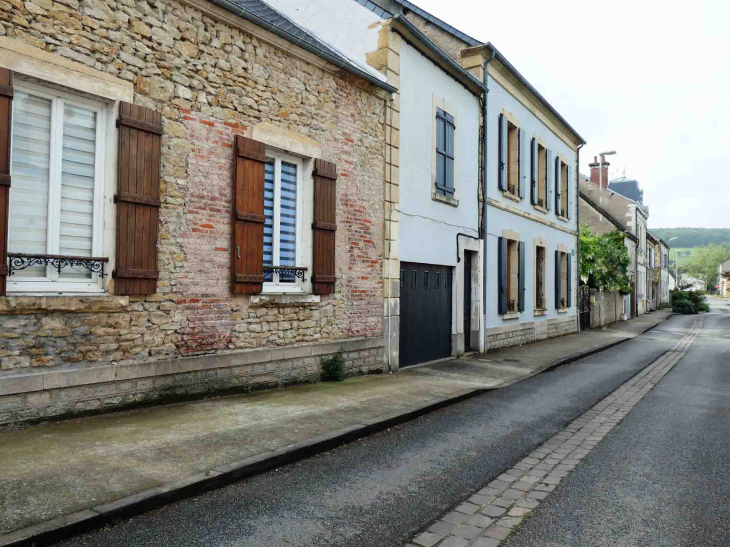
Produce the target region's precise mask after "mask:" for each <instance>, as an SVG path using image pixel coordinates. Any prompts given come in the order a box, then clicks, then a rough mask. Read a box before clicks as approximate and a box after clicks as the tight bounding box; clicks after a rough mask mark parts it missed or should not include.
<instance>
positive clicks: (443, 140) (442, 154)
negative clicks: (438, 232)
mask: <svg viewBox="0 0 730 547" xmlns="http://www.w3.org/2000/svg"><path fill="white" fill-rule="evenodd" d="M455 130H456V125H455V122H454V117H453V116H452V115H451V114H449V113H448V112H444V111H443V110H441V109H440V108H437V109H436V193H437V194H440V195H442V196H448V197H453V196H454V132H455Z"/></svg>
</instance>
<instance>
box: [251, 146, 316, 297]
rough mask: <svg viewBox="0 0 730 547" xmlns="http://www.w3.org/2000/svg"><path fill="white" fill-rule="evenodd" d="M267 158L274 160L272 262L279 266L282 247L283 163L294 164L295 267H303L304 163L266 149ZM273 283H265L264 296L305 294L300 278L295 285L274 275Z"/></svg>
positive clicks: (295, 158)
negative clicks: (295, 210)
mask: <svg viewBox="0 0 730 547" xmlns="http://www.w3.org/2000/svg"><path fill="white" fill-rule="evenodd" d="M266 158H267V159H273V160H274V233H273V241H272V247H273V249H272V254H271V256H272V261H273V263H274V264H273V265H274V266H279V264H278V261H279V251H280V248H281V247H280V246H281V241H280V237H279V236H280V233H281V226H280V222H279V219H280V218H281V183H280V181H281V162H282V161H285V162H287V163H293V164H295V165H296V166H297V202H296V207H297V252H296V254H295V259H296V262H295V266H296V267H301V265H302V262H303V254H302V253H303V250H304V249H303V247H304V237H303V234H302V228H303V216H304V215H303V211H304V206H303V204H304V193H305V190H306V189H305V188H304V176H303V172H304V162H303V161H302V159H301V158H298V157H296V156H291V155H289V154H286V153H284V152H280V151H278V150H272V149H268V148H267V149H266ZM311 273H312V272H311V271H307V272H305V273H304V276H305V277H307V278H308V277H309V275H311ZM272 278H273V281H265V282H264V284H263V289H262V292H263V293H264V294H282V293H303V292H304V283H303V282H302V279H301V278H299V277H295V278H294V283H282V282H280V281H279V274H278V273H276V272H274V273H273V274H272Z"/></svg>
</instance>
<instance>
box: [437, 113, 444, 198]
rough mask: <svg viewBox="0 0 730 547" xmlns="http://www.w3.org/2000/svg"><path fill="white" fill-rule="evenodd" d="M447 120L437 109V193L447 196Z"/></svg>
mask: <svg viewBox="0 0 730 547" xmlns="http://www.w3.org/2000/svg"><path fill="white" fill-rule="evenodd" d="M445 175H446V120H445V119H444V113H443V111H442V110H441V109H440V108H439V109H436V192H437V193H438V194H441V195H442V196H445V195H446V176H445Z"/></svg>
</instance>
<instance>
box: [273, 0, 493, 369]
mask: <svg viewBox="0 0 730 547" xmlns="http://www.w3.org/2000/svg"><path fill="white" fill-rule="evenodd" d="M268 2H269V3H270V4H271V5H272V6H274V7H275V8H277V9H279V10H280V11H282V12H283V13H285V14H286V15H287V16H288V17H290V18H292V19H294V20H295V21H296V22H297V23H299V24H301V25H302V26H304V27H306V28H308V29H309V30H311V31H312V32H313V33H314V34H316V35H317V36H318V37H319V38H321V39H323V40H324V41H326V42H328V43H329V44H331V45H332V46H333V47H335V48H337V49H339V50H340V51H342V52H343V53H344V54H345V55H347V56H348V57H349V58H351V59H352V60H353V61H355V62H357V63H359V64H361V65H363V66H366V67H367V69H368V70H369V71H371V72H372V71H376V72H377V73H378V74H379V75H380V77H383V78H386V79H387V81H388V82H389V83H390V84H392V85H394V86H395V87H397V88H398V93H396V94H395V95H394V97H393V101H392V103H391V108H389V109H388V112H387V116H386V120H385V122H386V150H385V161H386V187H385V189H384V196H385V200H384V206H385V222H386V226H385V234H386V245H385V253H386V256H385V260H384V270H385V283H386V286H385V306H384V309H385V319H386V338H387V342H386V343H387V345H388V348H389V350H388V359H389V364H390V367H391V369H396V368H398V367H399V366H407V365H412V364H417V363H421V362H426V361H431V360H435V359H439V358H445V357H450V356H453V355H458V354H460V353H462V352H464V351H471V350H483V349H484V340H483V330H484V329H483V323H482V320H483V316H482V312H481V310H482V309H483V307H482V294H483V291H482V264H483V259H482V239H481V234H480V202H479V176H480V166H481V163H480V150H481V141H480V131H479V127H480V120H481V112H482V109H481V103H480V101H481V99H482V97H483V87H482V84H481V82H480V81H479V80H477V79H475V78H474V77H473V76H472V75H471V74H469V72H468V71H466V70H465V69H464V68H463V67H462V66H461V65H460V64H459V63H458V62H456V61H455V60H454V59H452V58H451V57H449V56H448V55H445V54H444V53H443V51H441V50H440V49H439V48H438V47H436V45H435V44H434V43H433V42H432V41H431V40H429V38H427V37H426V36H425V35H424V34H423V33H422V32H421V31H420V30H419V29H418V28H416V27H415V26H414V25H413V24H412V23H411V22H410V21H409V20H408V19H407V18H406V17H404V16H400V15H394V14H392V13H390V12H387V11H384V10H383V9H381V8H379V7H377V6H376V5H374V4H372V3H369V2H359V1H355V0H327V1H321V2H314V3H308V4H306V5H304V4H302V3H301V2H299V1H297V0H268Z"/></svg>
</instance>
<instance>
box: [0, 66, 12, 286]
mask: <svg viewBox="0 0 730 547" xmlns="http://www.w3.org/2000/svg"><path fill="white" fill-rule="evenodd" d="M12 127H13V72H12V71H11V70H8V69H7V68H0V296H5V291H6V287H7V281H8V220H9V219H10V216H9V215H10V213H9V211H10V132H11V130H12Z"/></svg>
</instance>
